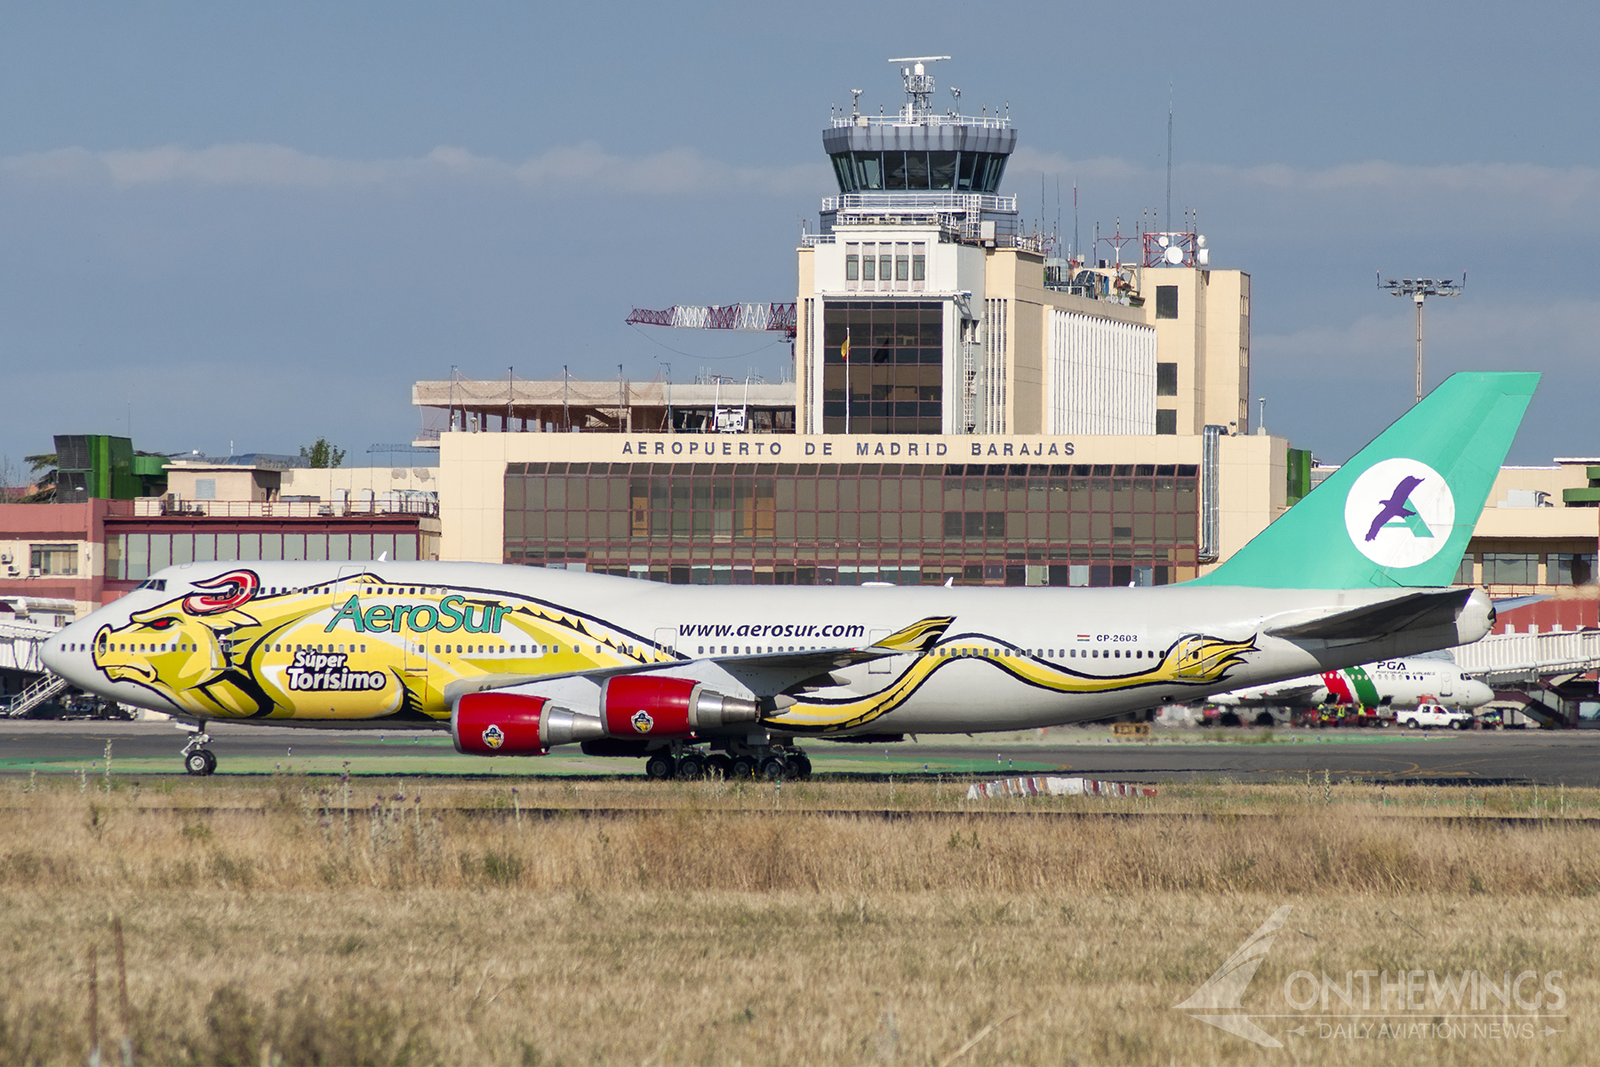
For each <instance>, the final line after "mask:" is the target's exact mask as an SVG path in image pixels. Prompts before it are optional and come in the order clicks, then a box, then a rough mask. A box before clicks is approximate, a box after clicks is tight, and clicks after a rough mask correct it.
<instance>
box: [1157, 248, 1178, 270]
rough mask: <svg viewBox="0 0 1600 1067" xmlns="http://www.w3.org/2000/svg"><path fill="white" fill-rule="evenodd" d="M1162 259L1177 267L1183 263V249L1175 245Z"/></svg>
mask: <svg viewBox="0 0 1600 1067" xmlns="http://www.w3.org/2000/svg"><path fill="white" fill-rule="evenodd" d="M1161 258H1163V259H1165V260H1166V261H1167V262H1168V263H1171V264H1172V265H1173V266H1174V267H1176V266H1177V265H1178V264H1180V263H1182V262H1183V249H1181V248H1179V247H1178V246H1177V245H1173V246H1172V247H1170V248H1168V249H1167V251H1166V254H1165V255H1164V256H1162V257H1161Z"/></svg>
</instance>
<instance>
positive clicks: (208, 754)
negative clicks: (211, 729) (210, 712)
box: [178, 722, 217, 778]
mask: <svg viewBox="0 0 1600 1067" xmlns="http://www.w3.org/2000/svg"><path fill="white" fill-rule="evenodd" d="M178 729H180V730H182V731H184V732H185V733H188V734H189V735H190V737H189V743H188V744H186V745H184V746H183V769H184V771H185V772H187V773H188V774H193V775H197V776H199V777H202V778H203V777H205V776H206V775H208V774H214V773H216V770H217V757H216V754H215V753H214V752H212V751H211V750H210V749H209V748H207V747H206V746H207V745H209V744H211V735H210V734H208V733H206V724H205V723H203V722H202V723H200V724H199V725H198V726H190V725H189V724H188V723H180V724H179V725H178Z"/></svg>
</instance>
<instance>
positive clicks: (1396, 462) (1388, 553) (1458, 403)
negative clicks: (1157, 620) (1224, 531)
mask: <svg viewBox="0 0 1600 1067" xmlns="http://www.w3.org/2000/svg"><path fill="white" fill-rule="evenodd" d="M1538 383H1539V375H1537V374H1534V373H1526V372H1503V373H1489V372H1474V373H1463V374H1453V375H1451V376H1450V377H1449V378H1448V379H1447V380H1446V381H1445V382H1444V384H1442V385H1440V386H1439V387H1438V388H1437V389H1435V390H1434V391H1433V392H1431V393H1429V394H1428V395H1427V396H1425V397H1423V399H1422V403H1420V404H1418V405H1417V406H1416V407H1414V408H1412V409H1411V410H1410V411H1408V412H1406V413H1405V414H1404V415H1402V416H1401V417H1400V418H1399V419H1397V420H1396V421H1395V423H1394V424H1393V425H1392V426H1390V427H1389V428H1388V429H1387V430H1385V431H1383V433H1381V434H1379V435H1378V437H1377V438H1376V439H1375V440H1374V441H1373V442H1372V443H1371V444H1369V445H1367V447H1366V448H1363V449H1362V450H1361V451H1360V452H1359V453H1357V454H1356V456H1355V458H1354V459H1352V460H1350V462H1348V463H1346V464H1345V465H1344V466H1342V467H1340V468H1339V470H1338V471H1336V472H1335V473H1334V474H1333V475H1332V476H1330V477H1329V478H1328V479H1327V480H1326V481H1324V482H1323V483H1322V484H1321V485H1319V486H1317V488H1316V489H1314V490H1312V492H1310V493H1309V494H1307V495H1306V497H1305V499H1303V500H1301V501H1300V502H1299V503H1298V504H1296V505H1295V506H1294V507H1292V508H1290V509H1289V510H1288V511H1287V512H1285V513H1284V514H1283V515H1282V516H1280V517H1279V518H1278V520H1277V521H1276V522H1274V523H1272V525H1270V526H1268V527H1267V528H1266V529H1265V530H1263V531H1261V533H1260V534H1258V535H1257V536H1256V537H1255V539H1254V540H1252V541H1251V542H1250V543H1249V544H1247V545H1245V546H1244V547H1243V548H1242V549H1240V550H1239V551H1238V552H1236V553H1235V554H1234V555H1233V556H1232V557H1231V558H1230V559H1229V560H1228V561H1227V562H1226V563H1224V564H1223V565H1222V566H1220V567H1218V568H1217V569H1216V570H1214V571H1212V572H1211V573H1210V574H1207V575H1204V576H1203V577H1201V578H1198V579H1196V580H1195V581H1196V584H1200V585H1239V586H1256V587H1261V588H1269V589H1358V588H1362V587H1366V586H1445V585H1449V584H1451V582H1452V581H1454V579H1455V574H1456V570H1457V569H1458V568H1459V566H1460V564H1461V556H1462V553H1463V552H1465V551H1466V547H1467V542H1468V541H1469V540H1470V539H1471V537H1472V530H1473V527H1474V526H1476V525H1477V522H1478V516H1479V514H1480V513H1481V512H1482V511H1483V504H1484V501H1485V500H1486V499H1487V498H1488V496H1489V490H1490V488H1491V487H1492V486H1493V485H1494V479H1495V476H1496V475H1497V474H1499V472H1500V464H1501V463H1502V462H1503V461H1504V460H1505V456H1506V451H1507V450H1508V449H1510V447H1511V440H1512V438H1514V437H1515V436H1516V434H1517V427H1518V426H1519V425H1520V424H1521V422H1522V413H1523V412H1524V411H1525V410H1527V407H1528V401H1529V399H1531V398H1532V396H1533V390H1534V386H1536V385H1537V384H1538Z"/></svg>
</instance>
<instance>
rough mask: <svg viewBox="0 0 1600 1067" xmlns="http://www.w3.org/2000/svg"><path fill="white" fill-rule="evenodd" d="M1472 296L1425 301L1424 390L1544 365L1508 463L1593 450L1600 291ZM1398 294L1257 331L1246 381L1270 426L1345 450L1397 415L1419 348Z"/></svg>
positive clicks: (1321, 448)
mask: <svg viewBox="0 0 1600 1067" xmlns="http://www.w3.org/2000/svg"><path fill="white" fill-rule="evenodd" d="M1468 297H1474V298H1473V299H1468V298H1467V297H1464V298H1463V299H1461V300H1449V301H1445V300H1440V301H1435V302H1430V303H1429V304H1428V305H1427V311H1426V314H1427V326H1426V330H1427V332H1426V338H1425V340H1426V348H1425V352H1424V358H1425V360H1426V366H1425V368H1424V369H1425V376H1426V377H1425V385H1424V388H1425V389H1430V388H1432V387H1433V386H1435V385H1437V384H1438V383H1439V382H1441V381H1443V380H1444V378H1445V377H1446V376H1448V375H1450V374H1452V373H1454V372H1456V371H1463V370H1532V371H1539V372H1540V373H1541V374H1542V375H1543V379H1542V381H1541V383H1540V386H1539V390H1538V392H1537V393H1535V394H1534V399H1533V405H1532V407H1531V408H1530V409H1529V413H1528V417H1527V418H1526V419H1524V421H1523V425H1522V430H1521V432H1520V433H1519V435H1518V438H1517V445H1516V448H1515V450H1514V452H1513V456H1512V461H1513V462H1521V463H1529V462H1533V463H1538V462H1547V461H1548V459H1549V457H1551V456H1554V455H1568V454H1570V453H1572V452H1573V451H1574V450H1577V451H1582V450H1584V449H1586V448H1588V449H1590V450H1591V451H1592V447H1591V446H1590V445H1587V444H1584V443H1583V442H1582V438H1583V436H1584V435H1585V434H1588V430H1587V426H1588V425H1589V423H1590V422H1591V421H1592V420H1591V419H1590V417H1589V413H1588V409H1589V407H1590V400H1589V396H1590V394H1591V392H1592V388H1591V383H1592V380H1593V376H1594V367H1595V366H1596V365H1600V300H1594V299H1588V298H1582V297H1570V298H1557V299H1550V300H1544V301H1528V302H1523V301H1518V300H1511V299H1506V298H1504V297H1497V296H1494V295H1490V294H1473V293H1472V292H1471V290H1469V291H1468ZM1394 304H1395V305H1397V306H1395V307H1392V308H1389V309H1387V310H1386V311H1384V312H1382V313H1376V312H1375V313H1371V314H1366V315H1362V316H1360V317H1358V318H1355V319H1353V320H1351V321H1349V322H1347V323H1344V324H1342V325H1335V326H1328V325H1316V326H1306V327H1304V328H1301V329H1296V330H1291V331H1285V332H1279V333H1260V334H1257V335H1256V336H1254V337H1253V338H1252V339H1251V352H1252V357H1251V362H1252V368H1253V369H1252V382H1251V388H1252V391H1254V392H1255V393H1256V394H1257V395H1264V396H1267V397H1268V398H1269V403H1268V408H1267V425H1268V427H1269V428H1272V429H1273V430H1274V431H1275V432H1287V433H1288V435H1289V436H1290V437H1291V438H1292V439H1293V441H1294V443H1295V444H1296V445H1297V446H1299V447H1309V448H1313V449H1314V450H1315V451H1316V452H1317V455H1318V457H1319V458H1325V459H1329V458H1336V459H1340V460H1342V459H1344V458H1348V457H1349V455H1350V454H1351V453H1353V452H1354V451H1355V450H1356V449H1357V448H1359V447H1361V445H1362V444H1363V443H1365V442H1366V441H1367V440H1368V439H1370V438H1371V437H1373V436H1375V435H1376V434H1377V433H1378V432H1379V431H1380V430H1382V429H1383V427H1384V426H1385V425H1386V424H1387V423H1388V422H1389V421H1390V420H1392V419H1394V418H1396V417H1398V416H1399V415H1400V414H1401V413H1402V412H1403V411H1404V410H1405V408H1406V407H1408V406H1409V405H1410V401H1411V397H1412V389H1413V368H1414V365H1415V364H1414V357H1415V351H1416V349H1415V347H1414V343H1415V342H1414V337H1415V334H1414V333H1413V327H1412V311H1411V308H1410V305H1409V303H1405V304H1403V305H1402V304H1401V302H1400V301H1394ZM1575 430H1576V431H1577V439H1576V440H1575V435H1574V431H1575ZM1589 436H1591V437H1592V434H1591V435H1589Z"/></svg>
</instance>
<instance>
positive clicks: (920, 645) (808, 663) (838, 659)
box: [444, 616, 955, 703]
mask: <svg viewBox="0 0 1600 1067" xmlns="http://www.w3.org/2000/svg"><path fill="white" fill-rule="evenodd" d="M954 621H955V618H954V616H950V617H938V618H927V619H920V620H918V621H917V622H915V623H913V624H911V625H910V626H908V627H906V628H905V629H903V630H900V631H898V632H897V633H893V634H890V635H889V636H888V637H885V638H883V639H882V640H880V641H878V642H877V643H876V644H872V645H862V646H852V645H841V646H839V647H838V648H813V649H805V650H803V651H799V652H753V653H747V654H739V655H723V656H696V657H694V658H693V659H689V658H684V659H679V660H673V661H668V662H665V663H662V662H656V663H623V664H618V665H616V666H614V667H600V668H596V669H595V670H589V671H572V672H569V673H566V674H482V675H479V676H478V677H476V678H462V679H460V680H459V681H455V682H451V683H450V684H449V685H447V686H445V688H444V696H445V699H447V700H449V701H451V702H452V703H453V702H454V701H456V700H458V699H460V698H461V697H463V696H465V695H466V694H468V693H482V692H486V691H489V690H494V689H511V688H514V687H516V686H523V685H533V684H537V683H540V682H552V681H555V680H557V679H563V678H584V679H588V680H589V681H592V682H594V683H595V684H596V685H600V684H603V683H604V682H605V681H606V679H608V678H613V677H616V676H618V675H624V674H646V673H650V672H653V671H667V672H670V671H672V670H673V669H675V668H681V667H683V666H685V665H686V664H689V663H695V662H707V663H715V664H716V665H717V666H719V667H721V668H722V669H723V670H724V671H726V672H728V673H729V674H731V675H733V677H734V678H736V679H738V680H739V682H741V683H742V684H744V685H745V686H747V687H748V688H749V689H750V690H751V692H753V693H755V694H756V696H758V697H776V696H780V695H781V694H783V693H785V692H786V691H788V690H791V689H794V688H796V687H798V686H803V685H805V684H807V683H808V682H814V683H816V684H818V685H822V686H831V685H836V684H839V683H838V682H837V681H836V680H835V679H833V678H832V677H830V675H831V674H832V672H833V671H835V670H839V669H841V668H844V667H851V666H854V665H856V664H858V663H868V662H870V661H872V660H877V659H884V658H886V657H889V656H902V655H907V654H909V653H916V652H921V651H925V650H927V649H929V648H931V647H933V646H934V645H935V644H936V643H937V642H938V640H939V638H940V637H941V636H943V635H944V632H945V630H947V629H948V628H949V626H950V624H951V623H952V622H954Z"/></svg>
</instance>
